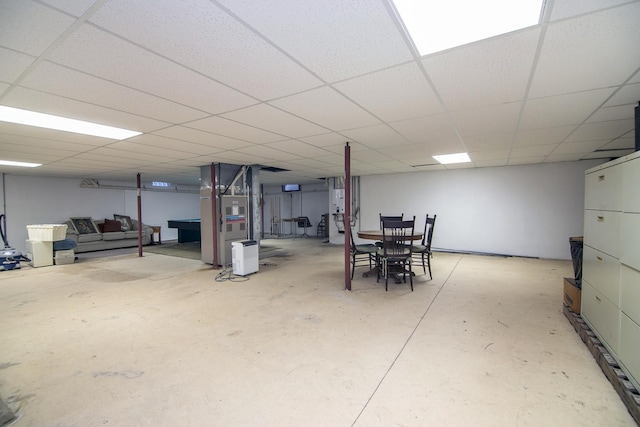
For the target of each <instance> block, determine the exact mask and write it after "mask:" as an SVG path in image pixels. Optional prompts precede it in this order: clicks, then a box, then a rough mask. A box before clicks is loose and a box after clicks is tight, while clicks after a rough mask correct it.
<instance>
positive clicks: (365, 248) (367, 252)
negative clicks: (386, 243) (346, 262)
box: [349, 227, 378, 279]
mask: <svg viewBox="0 0 640 427" xmlns="http://www.w3.org/2000/svg"><path fill="white" fill-rule="evenodd" d="M349 238H350V239H351V247H350V252H351V278H352V279H353V273H354V272H355V269H356V264H358V266H359V267H361V266H363V265H366V264H363V263H364V262H367V261H368V262H369V270H371V269H373V265H374V263H375V262H376V256H377V253H378V247H377V246H376V245H374V244H372V243H365V244H362V245H356V243H355V241H354V240H353V231H351V227H349Z"/></svg>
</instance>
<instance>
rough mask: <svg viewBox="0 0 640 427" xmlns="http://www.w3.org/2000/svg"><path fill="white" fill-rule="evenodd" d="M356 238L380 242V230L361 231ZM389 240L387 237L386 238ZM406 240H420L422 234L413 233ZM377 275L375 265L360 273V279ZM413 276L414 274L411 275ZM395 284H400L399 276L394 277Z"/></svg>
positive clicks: (419, 232) (418, 232)
mask: <svg viewBox="0 0 640 427" xmlns="http://www.w3.org/2000/svg"><path fill="white" fill-rule="evenodd" d="M358 237H359V238H361V239H366V240H376V241H382V230H361V231H358ZM387 238H389V236H387ZM407 240H422V232H421V231H415V230H414V231H413V234H412V235H411V236H407ZM374 274H375V275H376V276H377V275H378V266H377V265H376V266H375V267H373V268H372V269H371V270H369V271H365V272H364V273H362V277H369V275H374ZM412 274H413V275H415V273H412ZM396 283H400V278H399V276H397V275H396Z"/></svg>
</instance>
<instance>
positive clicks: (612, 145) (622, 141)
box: [600, 136, 635, 150]
mask: <svg viewBox="0 0 640 427" xmlns="http://www.w3.org/2000/svg"><path fill="white" fill-rule="evenodd" d="M600 148H601V149H603V150H619V149H632V148H633V149H635V137H634V136H630V137H624V138H618V139H614V140H613V141H611V142H608V143H607V144H606V145H603V146H602V147H600Z"/></svg>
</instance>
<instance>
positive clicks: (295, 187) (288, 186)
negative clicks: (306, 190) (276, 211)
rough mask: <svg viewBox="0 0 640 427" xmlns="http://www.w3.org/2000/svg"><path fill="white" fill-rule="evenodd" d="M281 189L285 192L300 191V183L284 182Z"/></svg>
mask: <svg viewBox="0 0 640 427" xmlns="http://www.w3.org/2000/svg"><path fill="white" fill-rule="evenodd" d="M282 191H283V192H285V193H289V192H291V191H300V184H285V185H283V186H282Z"/></svg>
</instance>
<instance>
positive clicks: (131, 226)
mask: <svg viewBox="0 0 640 427" xmlns="http://www.w3.org/2000/svg"><path fill="white" fill-rule="evenodd" d="M65 224H66V225H67V235H66V239H69V240H73V241H74V242H76V247H75V248H74V251H75V253H81V252H91V251H102V250H106V249H120V248H130V247H134V246H138V221H136V220H135V219H132V218H130V217H129V216H126V215H114V219H109V218H105V219H98V220H94V219H93V218H91V217H74V218H70V219H69V220H68V221H66V222H65ZM152 235H153V228H152V227H149V226H148V225H145V224H142V244H143V245H148V244H150V243H151V236H152Z"/></svg>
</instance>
